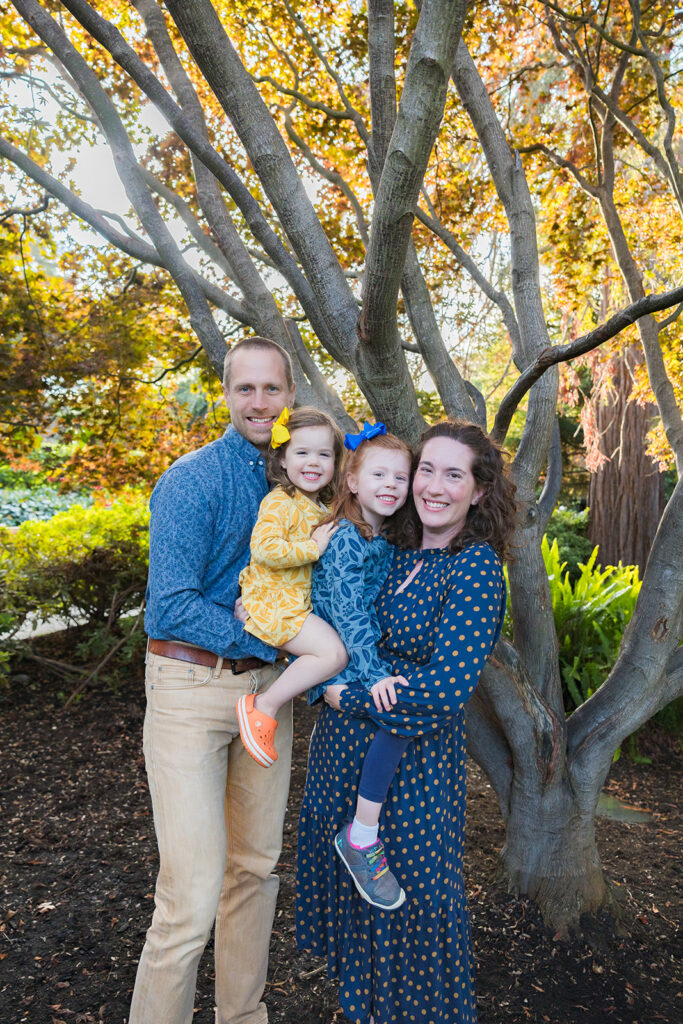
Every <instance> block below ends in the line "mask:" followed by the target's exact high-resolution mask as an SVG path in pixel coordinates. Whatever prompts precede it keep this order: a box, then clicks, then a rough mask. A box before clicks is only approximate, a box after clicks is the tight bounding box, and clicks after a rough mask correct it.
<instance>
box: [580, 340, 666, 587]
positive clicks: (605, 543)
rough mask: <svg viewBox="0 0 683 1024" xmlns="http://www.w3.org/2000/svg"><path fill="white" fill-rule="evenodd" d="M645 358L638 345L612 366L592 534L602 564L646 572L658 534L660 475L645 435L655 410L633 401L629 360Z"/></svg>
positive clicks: (599, 418) (600, 415)
mask: <svg viewBox="0 0 683 1024" xmlns="http://www.w3.org/2000/svg"><path fill="white" fill-rule="evenodd" d="M636 359H638V360H639V361H640V360H642V355H641V354H640V351H639V349H637V348H636V347H635V346H632V347H631V348H629V349H628V350H627V352H626V353H625V354H624V355H620V356H617V357H615V358H614V360H613V362H612V366H611V370H610V378H611V382H612V385H613V390H611V391H610V394H609V396H608V400H607V402H605V403H601V404H600V405H598V406H597V408H596V410H595V419H596V426H597V430H598V433H599V435H600V450H601V452H602V453H603V454H604V455H606V456H607V458H608V460H609V461H608V462H606V463H605V464H604V465H603V466H602V467H601V468H600V469H598V470H597V472H594V473H592V474H591V480H590V497H589V505H590V519H589V527H588V536H589V538H590V540H591V542H592V544H594V545H595V544H597V545H599V547H600V551H599V553H598V561H599V562H600V563H601V564H602V565H616V564H617V563H618V562H623V563H624V564H625V565H638V566H639V567H640V570H641V573H642V572H643V571H644V570H645V563H646V562H647V558H648V555H649V553H650V549H651V547H652V542H653V540H654V537H655V534H656V532H657V526H658V524H659V519H660V514H661V508H660V479H659V472H658V470H657V467H656V466H655V465H654V463H653V462H652V460H651V459H649V458H648V457H647V455H646V454H645V436H646V434H647V431H648V429H649V426H650V422H651V418H652V415H653V412H654V410H653V409H652V407H651V406H641V405H638V404H636V403H635V402H629V400H628V398H629V395H630V393H631V388H632V382H631V374H630V371H629V363H630V364H631V365H632V364H633V362H634V360H636Z"/></svg>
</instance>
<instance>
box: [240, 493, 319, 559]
mask: <svg viewBox="0 0 683 1024" xmlns="http://www.w3.org/2000/svg"><path fill="white" fill-rule="evenodd" d="M291 510H292V501H291V499H290V498H289V496H288V495H287V494H285V493H284V492H283V491H277V490H275V491H271V492H270V494H267V495H266V496H265V498H264V499H263V501H262V502H261V507H260V508H259V514H258V519H257V520H256V525H255V526H254V529H253V531H252V534H251V558H252V561H253V562H256V563H257V564H258V565H265V566H267V567H268V568H269V569H293V568H295V567H296V566H297V565H306V564H307V563H308V562H317V561H318V558H319V557H320V548H319V547H318V545H317V544H316V542H315V541H314V540H311V539H310V538H309V539H306V540H295V541H292V540H290V539H289V534H290V532H291Z"/></svg>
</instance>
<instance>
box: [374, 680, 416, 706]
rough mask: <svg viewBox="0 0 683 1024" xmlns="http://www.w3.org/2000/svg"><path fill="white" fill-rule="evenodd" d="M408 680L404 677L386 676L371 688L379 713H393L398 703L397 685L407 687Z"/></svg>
mask: <svg viewBox="0 0 683 1024" xmlns="http://www.w3.org/2000/svg"><path fill="white" fill-rule="evenodd" d="M407 682H408V681H407V679H405V678H404V677H403V676H386V677H385V678H384V679H380V680H379V682H377V683H375V685H374V686H373V687H372V688H371V690H370V693H371V694H372V699H373V700H374V702H375V707H376V708H377V710H378V711H391V708H392V706H393V705H394V704H395V703H396V701H397V699H398V698H397V697H396V684H397V683H398V684H399V685H404V686H405V685H407Z"/></svg>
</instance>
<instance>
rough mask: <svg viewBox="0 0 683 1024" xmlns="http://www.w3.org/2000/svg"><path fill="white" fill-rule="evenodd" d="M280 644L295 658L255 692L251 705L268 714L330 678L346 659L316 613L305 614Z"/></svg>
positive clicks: (344, 651) (344, 650)
mask: <svg viewBox="0 0 683 1024" xmlns="http://www.w3.org/2000/svg"><path fill="white" fill-rule="evenodd" d="M283 646H284V650H285V651H287V652H288V653H289V654H295V655H296V656H297V657H296V661H294V662H292V664H291V665H288V666H287V668H286V669H285V670H284V672H283V673H282V675H281V676H280V678H279V679H276V681H275V682H274V683H273V685H272V686H271V687H270V689H269V690H268V691H267V692H266V693H259V694H257V696H256V698H255V700H254V707H255V708H256V709H257V710H258V711H261V712H263V714H265V715H270V717H271V718H275V715H276V714H277V712H278V711H279V710H280V708H281V707H282V705H283V704H286V703H287V701H288V700H291V699H292V697H296V696H297V695H298V694H300V693H304V692H305V691H306V690H308V689H309V688H310V687H311V686H316V685H317V684H318V683H322V682H324V681H325V680H326V679H331V678H332V676H336V675H337V673H338V672H341V671H342V669H344V668H346V666H347V665H348V663H349V656H348V654H347V653H346V648H345V647H344V645H343V643H342V642H341V640H340V639H339V634H338V633H337V632H336V631H335V630H334V629H332V627H331V626H330V625H328V623H327V622H325V620H324V619H321V618H319V617H318V616H317V615H313V614H311V615H309V616H308V617H307V618H306V621H305V622H304V624H303V626H302V627H301V629H300V630H299V632H298V633H297V635H296V636H295V637H294V638H293V639H292V640H290V641H288V643H286V644H284V645H283Z"/></svg>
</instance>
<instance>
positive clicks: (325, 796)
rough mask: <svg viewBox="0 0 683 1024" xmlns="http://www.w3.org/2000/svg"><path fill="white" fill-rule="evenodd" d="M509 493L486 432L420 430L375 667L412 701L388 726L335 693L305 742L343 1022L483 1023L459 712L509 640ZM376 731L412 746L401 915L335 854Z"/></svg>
mask: <svg viewBox="0 0 683 1024" xmlns="http://www.w3.org/2000/svg"><path fill="white" fill-rule="evenodd" d="M513 493H514V488H513V485H512V484H511V483H510V481H509V480H508V479H507V477H506V475H505V467H504V463H503V459H502V456H501V453H500V451H499V450H498V449H497V448H496V447H495V445H494V444H493V443H492V442H491V441H490V440H489V438H488V437H487V436H486V435H485V434H484V433H483V432H482V431H481V430H480V428H479V427H477V426H474V425H473V424H464V423H455V422H444V423H439V424H436V425H435V426H433V427H430V428H429V429H428V430H427V431H426V433H425V434H424V435H423V437H422V439H421V441H420V445H419V447H418V451H417V453H416V459H415V475H414V479H413V499H414V503H415V513H416V518H414V520H413V522H412V523H409V525H408V527H407V530H406V532H407V537H406V540H407V543H408V544H409V545H410V548H409V549H408V550H399V551H396V553H395V557H394V562H393V565H392V569H391V571H390V573H389V576H388V578H387V581H386V583H385V585H384V588H383V590H382V592H381V593H380V595H379V598H378V600H377V604H376V608H377V614H378V618H379V624H380V628H381V631H382V638H381V642H380V648H379V653H380V655H381V656H382V657H383V658H385V659H387V660H389V661H390V662H391V664H392V666H393V669H394V672H395V673H400V674H401V675H403V676H405V677H406V679H408V681H409V686H408V687H403V688H399V687H397V688H396V694H397V697H398V699H397V703H396V704H395V705H394V707H393V709H392V710H391V711H388V712H378V711H377V710H376V708H375V706H374V704H373V703H372V702H371V701H370V700H369V699H368V695H367V693H366V691H365V690H364V689H363V688H362V687H361V686H350V687H346V688H344V687H338V686H337V687H335V686H334V685H328V688H327V691H326V694H325V699H326V701H327V704H326V705H325V706H323V708H322V711H321V713H320V716H319V718H318V721H317V723H316V727H315V729H314V732H313V736H312V738H311V749H310V754H309V764H308V777H307V781H306V791H305V794H304V801H303V805H302V810H301V819H300V829H299V855H298V893H297V939H298V942H299V945H300V946H301V947H303V948H305V949H310V950H312V951H313V952H314V953H315V954H317V955H320V956H327V961H328V972H329V974H330V976H331V977H338V978H339V980H340V992H339V997H340V1004H341V1008H342V1010H343V1012H344V1014H345V1015H346V1017H347V1018H348V1019H349V1020H351V1021H354V1022H356V1024H368V1022H369V1021H371V1020H374V1024H389V1022H396V1024H399V1022H400V1024H403V1022H409V1021H422V1022H425V1024H473V1022H475V1021H476V1017H477V1012H476V997H475V992H474V986H473V977H472V974H473V962H472V951H471V939H470V926H469V916H468V912H467V904H466V899H465V891H464V886H463V879H462V854H463V839H464V817H465V733H464V712H463V707H464V704H465V702H466V701H467V700H468V698H469V697H470V696H471V694H472V692H473V691H474V688H475V686H476V685H477V682H478V680H479V676H480V674H481V671H482V669H483V667H484V664H485V662H486V660H487V658H488V656H489V654H490V653H491V651H492V650H493V647H494V645H495V643H496V641H497V639H498V636H499V635H500V628H501V625H502V620H503V614H504V609H505V583H504V577H503V571H502V563H501V559H502V558H504V557H505V556H506V554H507V550H508V547H509V543H510V539H511V537H512V533H513V531H514V527H515V514H516V507H515V502H514V498H513ZM349 654H350V657H351V664H352V663H353V652H352V651H350V652H349ZM347 674H348V670H347ZM375 723H378V724H383V725H385V726H387V727H388V728H389V729H391V730H392V731H395V732H397V733H399V734H400V735H404V736H409V737H411V738H412V742H410V743H409V745H408V747H407V749H406V752H405V754H404V755H403V757H402V759H401V762H400V764H399V767H398V771H397V773H396V776H395V777H394V781H393V784H392V787H391V789H390V791H389V795H388V798H387V801H386V803H385V805H384V810H383V813H382V820H381V828H380V833H381V835H382V838H383V840H384V844H385V847H386V853H387V858H388V860H389V863H390V864H391V867H392V870H393V872H394V874H395V875H396V877H397V879H398V881H399V883H400V884H401V886H402V887H403V889H404V890H405V892H406V896H407V899H406V901H405V903H404V904H403V905H402V906H401V907H400V908H399V909H397V910H394V911H392V912H388V911H382V910H377V909H375V908H373V907H371V906H370V905H369V904H368V903H367V902H365V901H364V900H363V899H361V898H360V896H359V895H358V893H357V892H356V889H355V887H354V885H353V882H352V880H351V878H350V877H349V875H348V874H347V872H346V871H345V870H344V868H343V866H342V865H341V864H340V862H339V860H338V858H336V857H335V853H334V850H333V841H334V838H335V836H336V835H337V833H338V832H339V830H340V829H341V827H342V826H343V824H344V822H346V821H347V820H348V819H349V818H350V817H351V814H352V810H353V807H354V804H355V798H356V787H357V783H358V774H359V770H360V767H361V765H362V763H363V758H364V755H365V751H366V749H367V746H368V743H369V741H370V739H371V737H372V735H373V732H374V728H375Z"/></svg>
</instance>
